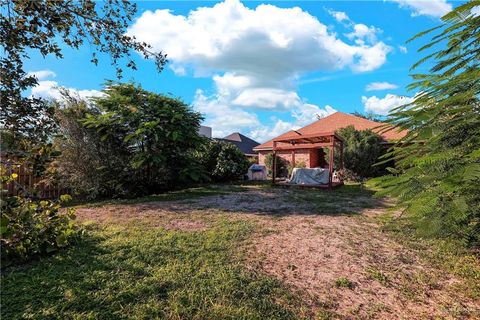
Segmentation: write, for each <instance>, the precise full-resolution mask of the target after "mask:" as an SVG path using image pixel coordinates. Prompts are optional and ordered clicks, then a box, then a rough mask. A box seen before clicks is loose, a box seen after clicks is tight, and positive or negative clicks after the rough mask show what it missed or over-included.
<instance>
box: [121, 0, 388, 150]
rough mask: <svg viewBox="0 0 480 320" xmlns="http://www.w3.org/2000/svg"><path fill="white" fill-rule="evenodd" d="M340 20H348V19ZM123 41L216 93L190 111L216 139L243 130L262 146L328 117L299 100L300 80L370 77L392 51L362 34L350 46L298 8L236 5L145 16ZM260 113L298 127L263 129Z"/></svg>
mask: <svg viewBox="0 0 480 320" xmlns="http://www.w3.org/2000/svg"><path fill="white" fill-rule="evenodd" d="M337 18H338V19H340V20H342V21H347V19H348V17H347V15H346V14H345V13H343V14H341V13H338V14H337ZM369 31H370V32H373V30H370V29H369ZM376 31H377V30H376V29H375V32H376ZM128 34H129V35H133V36H135V37H136V38H137V40H139V41H145V42H147V43H149V44H151V45H152V47H153V49H154V50H162V51H163V52H166V53H167V54H168V59H169V61H170V64H171V68H172V70H173V71H174V72H175V73H176V74H177V75H185V74H188V73H192V74H193V75H194V76H196V77H212V79H213V82H214V85H215V92H214V93H213V94H208V95H207V94H205V92H204V91H197V93H196V95H195V98H194V102H193V105H194V107H195V108H196V109H197V110H199V111H201V112H202V113H204V115H205V117H206V123H205V124H206V125H209V126H212V128H213V135H214V136H223V135H226V134H229V133H231V132H232V131H242V132H244V133H246V134H251V135H252V137H254V138H257V139H259V140H263V141H264V140H265V138H266V137H270V136H271V135H272V134H277V131H282V130H285V131H287V130H289V129H290V128H291V127H294V126H296V125H300V124H303V123H308V122H311V121H314V120H315V119H316V117H315V114H321V115H323V114H326V113H328V112H330V111H331V110H330V109H326V108H325V109H322V108H320V107H317V106H315V105H312V104H308V103H306V101H304V100H303V99H302V98H301V97H299V95H298V94H297V92H296V89H297V86H298V85H299V83H300V80H301V77H302V76H303V75H305V74H307V73H312V72H319V71H320V72H321V71H333V70H340V69H346V68H350V69H351V70H353V71H355V72H367V71H372V70H375V69H378V68H379V67H381V66H382V65H383V64H384V63H385V62H386V59H387V54H388V53H389V52H390V51H391V48H390V47H389V46H387V45H386V44H385V43H383V42H381V41H377V39H376V38H373V37H371V36H370V35H367V34H365V35H360V34H359V35H358V37H361V38H362V39H359V38H358V37H357V38H356V39H353V38H352V40H350V42H353V43H347V42H345V41H343V40H341V39H339V38H338V37H337V35H336V34H335V33H334V32H331V31H329V29H328V27H327V26H326V25H325V24H323V23H321V22H320V21H319V20H318V19H317V18H316V17H314V16H312V15H310V14H309V13H308V12H305V11H303V10H302V9H301V8H299V7H293V8H279V7H276V6H274V5H269V4H261V5H258V6H257V7H256V8H254V9H250V8H247V7H245V6H244V5H243V4H242V3H241V2H240V1H239V0H225V1H224V2H221V3H217V4H214V5H213V6H212V7H199V8H197V9H195V10H192V11H190V12H189V13H188V14H187V15H175V14H174V13H173V12H172V11H170V10H155V11H150V10H147V11H145V12H144V13H143V14H142V15H141V16H140V17H139V18H138V19H137V20H136V21H135V23H134V24H133V25H132V26H131V27H130V28H129V30H128ZM367 38H368V39H367ZM357 40H361V41H360V42H358V43H357V42H356V41H357ZM367 40H368V41H369V42H368V43H366V42H367ZM258 110H264V111H265V112H272V111H282V112H284V113H287V112H289V113H290V115H291V118H292V119H293V120H295V124H294V123H293V122H292V123H290V122H288V121H283V120H275V121H273V120H272V121H273V122H272V123H271V124H270V125H268V126H266V125H263V124H261V122H260V120H259V119H258V117H257V115H256V113H255V112H256V111H258ZM328 110H330V111H328ZM297 122H298V124H297ZM287 127H288V129H287ZM279 133H282V132H279ZM261 134H263V135H264V136H260V135H261Z"/></svg>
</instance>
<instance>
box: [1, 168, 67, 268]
mask: <svg viewBox="0 0 480 320" xmlns="http://www.w3.org/2000/svg"><path fill="white" fill-rule="evenodd" d="M15 179H16V174H11V175H8V174H7V173H6V170H5V168H3V167H2V189H3V187H4V186H5V184H6V183H9V182H11V181H13V180H15ZM67 200H69V196H67V195H64V196H62V197H61V198H60V201H49V200H41V201H34V200H32V199H29V198H26V197H22V196H16V197H5V196H2V199H1V200H0V207H1V212H2V217H1V219H0V234H1V252H2V265H3V266H5V265H9V264H10V263H11V262H12V261H14V260H25V259H27V258H29V257H31V256H33V255H37V254H44V253H50V252H53V251H55V250H57V249H59V248H62V247H65V246H67V245H68V244H69V243H70V241H71V239H72V237H73V235H74V234H75V230H76V227H75V224H74V219H75V213H74V210H73V209H70V208H69V209H66V212H65V213H61V212H60V211H59V209H60V204H61V203H62V202H65V201H67Z"/></svg>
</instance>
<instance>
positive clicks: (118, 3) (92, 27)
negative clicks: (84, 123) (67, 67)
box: [0, 0, 166, 142]
mask: <svg viewBox="0 0 480 320" xmlns="http://www.w3.org/2000/svg"><path fill="white" fill-rule="evenodd" d="M0 4H1V8H2V10H1V13H0V30H1V32H0V45H1V47H2V48H3V52H2V56H1V57H0V105H1V106H2V113H1V118H0V124H1V127H2V128H3V129H5V130H6V131H9V132H10V133H11V134H12V135H14V136H15V138H16V140H15V141H17V142H18V140H19V139H23V138H24V137H28V138H32V137H35V138H36V139H38V138H37V137H38V136H41V137H42V138H45V134H44V132H45V131H48V129H49V127H50V126H52V125H54V123H52V122H51V121H50V120H51V118H50V117H48V115H51V112H52V110H51V108H50V107H49V106H48V104H46V103H45V101H42V100H41V99H37V98H32V97H28V96H26V95H25V94H24V92H25V90H27V89H29V88H31V87H33V86H35V85H36V84H37V83H38V81H37V78H36V77H35V76H34V75H31V74H28V73H27V72H26V71H25V70H24V60H27V59H28V58H29V55H31V54H32V53H35V54H37V53H38V54H41V55H43V56H54V57H56V58H62V57H63V54H62V51H63V50H64V49H65V48H67V47H69V48H72V49H81V48H82V47H83V46H84V45H85V44H86V43H87V44H88V45H89V49H92V50H93V53H92V58H91V62H92V63H94V64H97V63H98V57H97V54H108V55H109V56H110V58H111V63H112V65H113V66H114V67H116V70H117V74H118V76H120V75H121V73H122V68H121V67H120V66H119V62H121V61H123V60H125V59H126V66H127V67H128V68H131V69H136V66H135V62H134V61H133V59H132V51H136V52H140V53H141V54H142V55H143V56H144V57H146V58H149V57H153V58H154V59H155V62H156V65H157V67H158V69H159V70H161V69H162V68H163V65H164V64H165V62H166V60H165V55H164V54H162V53H161V52H160V53H154V52H151V51H150V46H149V45H148V44H146V43H143V42H138V41H137V40H136V39H135V38H133V37H131V36H129V35H127V34H126V31H127V27H128V25H129V22H130V21H132V19H133V17H134V16H135V13H136V5H135V4H131V3H130V2H129V1H123V0H111V1H106V2H103V3H100V2H96V1H93V0H83V1H74V2H71V1H46V0H42V1H28V0H16V1H10V0H0Z"/></svg>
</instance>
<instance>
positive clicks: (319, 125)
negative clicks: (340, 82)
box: [254, 112, 407, 151]
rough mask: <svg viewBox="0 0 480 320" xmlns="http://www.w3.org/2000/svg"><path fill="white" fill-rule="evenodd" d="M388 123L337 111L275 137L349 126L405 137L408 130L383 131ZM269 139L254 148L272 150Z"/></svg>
mask: <svg viewBox="0 0 480 320" xmlns="http://www.w3.org/2000/svg"><path fill="white" fill-rule="evenodd" d="M385 125H387V124H386V123H383V122H376V121H371V120H368V119H365V118H362V117H357V116H354V115H352V114H348V113H343V112H335V113H333V114H331V115H329V116H327V117H325V118H322V119H320V120H317V121H315V122H314V123H312V124H309V125H307V126H306V127H303V128H300V129H298V130H295V131H293V130H292V131H288V132H285V133H284V134H282V135H280V136H278V137H275V138H274V139H278V138H286V137H290V136H299V135H302V134H315V133H323V132H334V131H336V130H338V129H341V128H345V127H348V126H354V127H355V129H356V130H366V129H371V130H372V131H374V132H377V133H379V134H380V135H381V136H382V137H383V139H385V141H388V142H391V141H396V140H399V139H400V138H403V137H404V136H405V135H406V134H407V132H406V131H399V130H397V129H393V130H390V131H387V132H381V131H382V130H383V129H384V128H380V127H382V126H385ZM274 139H272V140H269V141H267V142H265V143H262V144H261V145H259V146H257V147H255V148H254V150H255V151H259V150H271V149H272V147H273V140H274Z"/></svg>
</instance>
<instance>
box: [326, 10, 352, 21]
mask: <svg viewBox="0 0 480 320" xmlns="http://www.w3.org/2000/svg"><path fill="white" fill-rule="evenodd" d="M327 11H328V13H329V14H330V15H331V16H332V17H333V18H334V19H335V20H337V21H338V22H343V21H350V18H349V17H348V15H347V14H346V13H345V12H343V11H334V10H327Z"/></svg>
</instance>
